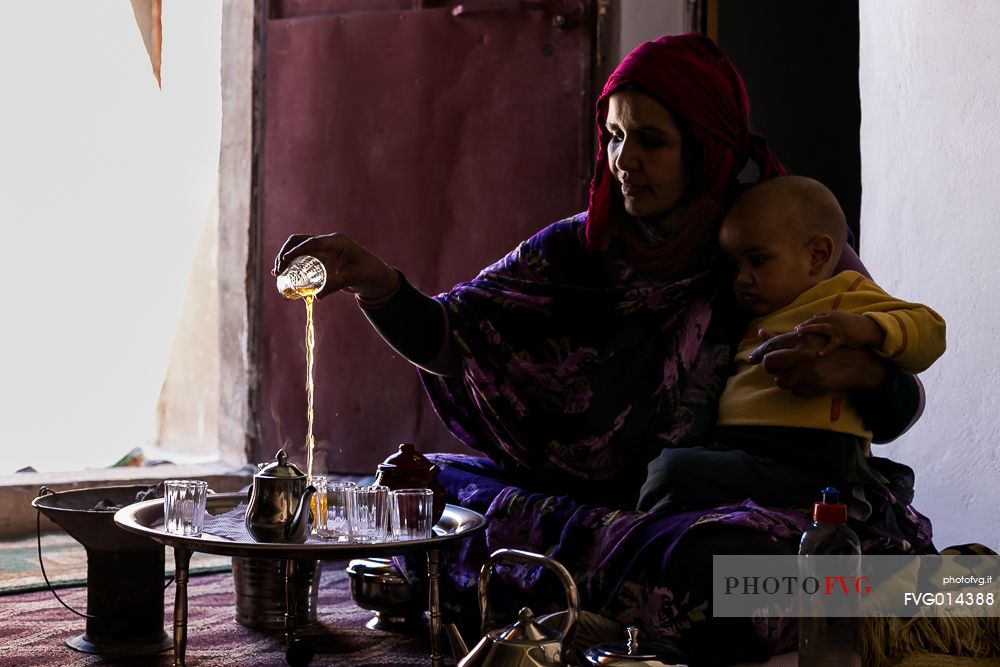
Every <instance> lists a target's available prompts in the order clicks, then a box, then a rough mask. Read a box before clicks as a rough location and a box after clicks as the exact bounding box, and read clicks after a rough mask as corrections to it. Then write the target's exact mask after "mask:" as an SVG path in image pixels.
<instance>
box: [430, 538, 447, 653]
mask: <svg viewBox="0 0 1000 667" xmlns="http://www.w3.org/2000/svg"><path fill="white" fill-rule="evenodd" d="M439 556H440V552H439V550H438V549H428V550H427V584H428V585H427V608H428V610H430V616H431V623H430V625H431V667H443V666H444V659H443V658H442V657H441V598H440V593H439V591H438V579H439V577H440V574H439V573H438V557H439Z"/></svg>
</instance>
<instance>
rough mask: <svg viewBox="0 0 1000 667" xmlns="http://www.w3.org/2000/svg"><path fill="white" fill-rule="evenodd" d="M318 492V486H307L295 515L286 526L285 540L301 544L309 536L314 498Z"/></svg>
mask: <svg viewBox="0 0 1000 667" xmlns="http://www.w3.org/2000/svg"><path fill="white" fill-rule="evenodd" d="M315 493H316V487H315V486H313V485H312V484H310V485H309V486H307V487H306V491H305V493H303V494H302V497H301V498H299V505H298V507H296V508H295V516H293V517H292V520H291V521H289V522H288V524H287V525H286V526H285V541H286V542H294V543H298V544H301V543H302V542H305V541H306V538H308V537H309V532H310V531H311V530H312V523H313V522H312V507H311V506H312V498H313V495H315Z"/></svg>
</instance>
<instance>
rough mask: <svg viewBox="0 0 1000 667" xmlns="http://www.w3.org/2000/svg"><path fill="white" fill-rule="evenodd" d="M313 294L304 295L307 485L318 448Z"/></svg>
mask: <svg viewBox="0 0 1000 667" xmlns="http://www.w3.org/2000/svg"><path fill="white" fill-rule="evenodd" d="M315 299H316V297H315V296H314V295H313V294H305V295H303V301H305V302H306V483H307V484H312V478H313V449H314V448H315V446H316V442H315V439H314V438H313V348H314V347H315V344H316V331H315V328H314V327H313V301H314V300H315Z"/></svg>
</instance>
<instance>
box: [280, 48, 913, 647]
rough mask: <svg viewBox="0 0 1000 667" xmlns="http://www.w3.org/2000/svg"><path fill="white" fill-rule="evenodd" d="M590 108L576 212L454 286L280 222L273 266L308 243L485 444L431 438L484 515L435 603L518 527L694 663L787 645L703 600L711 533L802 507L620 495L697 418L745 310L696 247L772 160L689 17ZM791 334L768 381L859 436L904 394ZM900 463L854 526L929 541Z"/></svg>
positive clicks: (774, 168) (742, 537)
mask: <svg viewBox="0 0 1000 667" xmlns="http://www.w3.org/2000/svg"><path fill="white" fill-rule="evenodd" d="M597 123H598V130H599V136H600V149H599V153H598V156H597V164H596V171H595V175H594V178H593V181H592V184H591V196H590V206H589V209H588V211H587V212H586V213H583V214H579V215H577V216H574V217H572V218H569V219H567V220H563V221H560V222H557V223H555V224H553V225H550V226H549V227H547V228H546V229H544V230H542V231H541V232H540V233H538V234H537V235H535V236H534V237H532V238H530V239H528V240H527V241H525V242H524V243H522V244H521V245H520V246H519V247H518V248H517V249H515V250H514V251H513V252H512V253H510V254H509V255H508V256H507V257H505V258H504V259H502V260H501V261H499V262H497V263H496V264H494V265H493V266H490V267H488V268H486V269H485V270H483V271H482V272H481V273H480V274H479V276H477V277H476V278H475V279H474V280H472V281H470V282H467V283H462V284H460V285H457V286H456V287H455V288H454V289H452V290H451V291H450V292H447V293H445V294H441V295H439V296H438V297H436V298H434V299H431V298H429V297H426V296H424V295H422V294H421V293H420V292H418V291H417V290H416V289H414V288H413V287H412V286H410V285H409V284H408V283H407V282H406V280H405V278H403V276H402V274H401V273H399V272H398V271H396V270H394V269H392V268H390V267H389V266H387V265H386V264H385V263H384V262H382V261H381V260H380V259H378V258H377V257H375V256H374V255H373V254H371V253H370V252H368V251H367V250H365V249H363V248H361V247H360V246H358V245H357V244H355V243H353V242H352V241H350V240H349V239H347V238H345V237H343V236H339V235H328V236H320V237H313V238H306V237H301V236H293V237H291V238H290V239H289V240H288V242H287V243H286V244H285V246H284V247H283V248H282V250H281V252H280V253H279V255H278V257H277V259H276V262H275V270H276V271H280V270H281V269H283V268H284V266H285V265H286V264H287V262H288V261H289V260H290V259H292V258H293V257H295V256H297V255H300V254H311V255H314V256H316V257H318V258H320V259H321V260H322V261H323V262H324V263H325V264H326V267H327V269H328V274H329V276H330V278H329V281H328V283H327V286H326V288H325V289H324V292H323V293H322V294H321V296H325V295H326V294H329V293H331V292H334V291H337V290H341V289H343V290H348V291H351V292H353V293H354V294H355V296H356V297H357V299H358V302H359V304H360V305H361V307H362V308H363V309H364V311H365V313H366V315H367V316H368V317H369V319H370V320H371V321H372V323H373V324H374V325H375V327H376V328H377V329H378V330H379V331H380V333H381V334H382V335H383V337H384V338H386V340H387V341H388V342H389V343H390V344H391V345H393V346H394V347H395V348H396V349H397V350H398V351H399V352H400V353H402V354H403V355H404V356H405V357H407V358H408V359H410V360H411V361H412V362H414V363H415V364H417V365H418V366H420V367H421V369H422V370H421V371H420V373H421V376H422V378H423V380H424V384H425V387H426V389H427V393H428V395H429V396H430V398H431V400H432V402H433V403H434V406H435V408H436V409H437V411H438V414H439V415H440V416H441V418H442V419H443V420H444V421H445V423H446V424H447V425H448V427H449V429H450V430H451V431H452V432H453V433H454V434H455V435H456V437H458V438H459V439H460V440H462V441H463V442H465V443H466V444H468V445H469V446H470V447H472V448H474V449H476V450H478V451H480V452H483V453H485V454H486V455H487V456H488V457H489V458H488V459H484V458H473V457H464V456H454V455H453V456H449V455H439V456H437V457H436V459H435V460H436V461H437V462H438V463H439V464H440V465H441V466H442V468H443V473H442V475H441V478H442V480H443V481H444V483H445V485H446V487H447V489H448V493H449V502H453V503H460V504H462V505H465V506H468V507H472V508H474V509H476V510H478V511H481V512H484V513H486V514H487V517H488V518H489V521H490V529H489V531H487V534H486V535H484V536H482V537H481V538H480V539H474V540H469V541H467V542H466V543H464V544H462V546H461V547H460V549H461V551H460V552H459V553H457V554H454V555H453V557H452V558H450V559H449V560H448V561H447V563H446V564H445V567H443V568H442V571H443V572H444V574H445V576H444V579H445V580H446V581H445V582H444V584H445V586H444V587H443V596H444V598H445V600H446V601H448V602H450V603H451V604H452V605H454V606H455V607H456V608H457V607H460V606H465V609H466V611H467V610H468V609H469V608H473V609H474V608H475V607H474V606H472V607H469V606H468V605H469V604H470V603H471V601H472V600H474V588H475V581H476V579H477V577H478V568H479V565H480V564H481V563H482V562H483V560H484V559H485V558H486V556H487V555H488V553H489V552H490V551H491V550H493V549H495V548H499V547H518V548H523V549H529V550H531V551H536V552H541V553H545V554H548V555H549V556H551V557H553V558H556V559H557V560H559V561H560V562H561V563H562V564H563V565H565V566H566V567H567V568H568V569H569V571H570V572H572V573H573V574H574V577H575V579H576V580H577V583H578V585H579V587H580V593H581V599H582V603H583V605H584V607H585V608H587V609H589V610H591V611H596V612H599V613H600V614H602V615H603V616H605V617H608V618H611V619H614V620H616V621H618V622H620V623H623V624H625V623H630V624H636V625H639V626H640V629H641V630H642V632H643V634H644V636H646V637H652V638H655V639H658V640H661V641H663V640H675V641H676V642H677V643H678V644H679V645H680V646H681V647H682V648H684V649H686V650H687V651H689V653H690V654H691V656H692V658H691V659H692V662H708V663H712V662H719V663H724V662H727V661H731V660H735V659H736V658H738V657H741V656H743V657H746V656H758V657H759V656H762V655H766V653H767V652H769V651H778V650H782V649H784V648H788V647H790V646H791V645H792V644H793V642H794V628H789V627H787V626H786V625H783V624H774V625H773V626H772V627H768V625H767V623H766V622H764V623H763V624H762V625H760V626H759V627H754V626H753V625H752V624H751V623H750V622H749V621H747V620H744V619H734V620H732V621H729V620H726V619H711V617H710V614H711V609H710V598H711V591H710V589H709V588H707V584H708V582H709V577H708V575H709V574H710V572H711V558H710V556H711V554H714V553H719V554H723V553H795V551H796V547H797V542H798V538H799V535H800V534H801V531H802V530H803V528H804V527H805V526H806V525H807V524H808V521H807V518H806V514H805V513H804V512H803V511H802V509H801V508H799V509H779V508H765V507H760V506H758V505H757V504H755V503H754V502H753V501H752V500H747V501H746V502H743V503H739V504H735V505H730V506H726V507H716V508H692V509H690V510H689V511H684V512H680V513H676V514H672V515H666V514H663V513H653V514H646V513H640V512H635V511H634V506H635V500H636V496H637V492H638V490H639V487H640V486H641V484H642V481H643V479H644V478H645V471H646V464H647V462H648V461H650V460H651V459H652V458H654V457H655V456H656V455H657V453H658V452H659V451H661V450H662V449H663V448H664V447H684V446H690V445H694V444H698V443H701V442H704V440H705V438H706V437H708V433H709V431H710V429H711V428H712V426H713V425H714V421H715V407H716V402H717V399H718V396H719V393H720V392H721V390H722V387H723V386H724V384H725V379H726V377H727V375H728V374H729V372H730V371H731V369H730V361H731V358H732V352H733V349H734V346H735V344H736V343H737V342H738V339H739V338H740V337H741V335H742V334H743V331H744V326H745V324H746V320H745V319H744V317H745V316H744V315H742V314H741V312H740V311H739V309H738V308H736V307H735V306H734V304H732V303H731V301H730V298H729V291H728V289H727V287H726V286H727V284H728V277H727V276H726V275H725V274H724V272H723V271H722V270H721V269H720V268H719V264H718V263H717V262H716V257H715V239H716V234H717V231H718V223H719V220H720V218H721V214H722V211H723V209H724V208H725V206H726V205H727V204H728V203H729V202H731V201H732V199H733V198H734V197H735V195H736V194H737V193H738V192H739V190H740V187H741V184H740V182H739V180H738V176H739V175H740V174H741V172H744V168H745V167H748V168H747V170H746V172H747V173H749V172H756V173H757V175H758V176H757V177H758V178H759V179H767V178H771V177H773V176H776V175H779V174H782V173H784V169H783V168H782V167H781V165H780V163H779V162H778V161H777V159H776V158H775V157H774V156H773V155H772V154H771V152H770V151H769V150H768V149H767V147H766V144H765V142H764V141H763V139H762V138H761V137H759V136H757V135H755V134H753V133H752V132H751V131H750V129H749V126H748V108H747V99H746V93H745V90H744V88H743V84H742V81H741V79H740V77H739V75H738V73H737V72H736V70H735V69H734V68H733V66H732V65H731V64H730V63H729V61H728V60H727V59H726V58H725V56H724V55H723V54H722V53H721V52H720V51H719V50H718V48H717V47H716V46H715V45H714V43H712V42H711V40H709V39H707V38H705V37H702V36H700V35H684V36H678V37H663V38H660V39H658V40H656V41H655V42H647V43H646V44H643V45H641V46H639V47H637V48H636V49H635V50H634V51H633V52H632V53H631V54H629V55H628V56H627V57H626V58H625V60H624V61H623V62H622V63H621V65H620V66H619V67H618V68H617V70H616V71H615V73H614V74H613V75H612V76H611V78H610V79H609V80H608V82H607V84H606V86H605V88H604V91H603V93H602V94H601V96H600V99H599V101H598V104H597ZM748 165H749V166H748ZM854 259H855V261H856V257H855V258H854ZM810 344H815V341H808V340H802V339H795V338H789V337H783V338H779V339H776V340H772V341H768V342H767V343H766V344H765V347H763V348H762V349H761V350H760V356H761V357H762V358H763V363H764V365H765V369H766V370H767V371H768V373H770V374H771V375H772V376H774V377H775V382H776V383H777V384H778V386H780V387H783V388H786V389H789V390H792V391H797V392H809V391H819V390H822V389H825V388H828V387H835V388H840V389H847V390H851V391H852V392H854V395H855V397H856V398H857V399H858V403H859V405H860V409H861V410H862V411H863V412H864V414H865V416H866V420H867V421H868V422H869V424H870V426H871V427H872V428H873V430H874V431H875V432H876V439H877V440H879V439H881V440H884V439H886V438H890V439H891V437H895V435H897V434H898V433H899V432H901V430H902V429H903V428H905V425H906V424H907V423H908V422H909V421H910V420H911V419H912V418H913V417H914V415H915V414H916V413H917V412H918V407H917V406H918V398H917V397H918V395H919V393H918V389H917V384H916V382H915V380H914V379H913V378H912V377H909V376H905V375H902V374H900V373H899V372H897V371H895V370H894V369H893V368H892V367H891V366H888V365H885V364H883V363H882V362H881V361H879V360H877V359H876V358H875V357H874V355H872V354H871V353H868V352H867V351H864V350H842V351H840V353H839V354H836V355H830V356H829V357H825V358H823V359H818V358H816V355H815V354H814V351H815V348H810V347H809V345H810ZM904 470H905V469H904ZM911 483H912V480H911V479H908V478H907V476H906V475H905V474H904V475H902V476H901V477H900V478H898V479H893V480H891V483H890V485H889V486H886V487H885V488H883V489H881V494H880V496H879V497H878V498H876V499H875V502H874V504H875V505H876V508H875V511H874V512H873V516H872V518H871V519H869V520H868V521H867V522H866V523H865V524H859V525H856V526H855V529H856V530H857V531H858V532H859V533H860V534H861V535H862V538H863V540H864V543H865V548H866V550H867V551H869V552H872V551H896V552H900V553H902V552H905V551H908V550H909V551H927V550H932V549H933V546H932V545H931V542H930V525H929V522H928V521H927V520H926V519H925V518H924V517H922V516H920V515H918V514H916V513H915V512H913V511H912V510H911V509H909V508H908V507H907V503H908V502H909V501H910V498H911V495H910V490H909V489H910V488H911ZM507 581H508V584H509V585H510V586H511V587H512V588H513V589H514V590H512V591H510V597H511V598H512V599H514V600H517V601H519V602H527V603H529V604H531V606H532V608H533V609H534V610H535V611H536V613H539V612H540V611H541V609H540V608H539V606H541V605H544V604H545V601H551V602H552V608H554V609H555V608H559V606H560V604H561V600H562V598H561V596H559V595H555V594H553V593H552V591H551V589H549V588H548V587H547V584H546V581H545V578H544V577H542V578H540V579H539V578H538V573H537V572H521V573H520V574H515V575H513V576H510V577H508V579H507ZM517 589H522V590H517ZM529 598H530V600H529ZM472 604H473V605H474V603H472ZM466 617H468V614H467V613H466Z"/></svg>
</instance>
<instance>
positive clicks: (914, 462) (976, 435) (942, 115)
mask: <svg viewBox="0 0 1000 667" xmlns="http://www.w3.org/2000/svg"><path fill="white" fill-rule="evenodd" d="M860 20H861V71H860V83H861V116H862V123H861V162H862V192H863V194H862V206H861V230H862V234H861V254H862V258H863V259H864V261H865V263H866V265H867V266H868V267H869V269H870V270H871V271H872V274H873V275H874V276H875V278H876V279H877V280H878V281H879V282H880V283H881V284H882V285H883V287H885V288H886V289H887V290H888V291H889V292H891V293H894V294H896V295H897V296H901V297H904V298H908V299H911V300H915V301H920V302H923V303H926V304H928V305H930V306H932V307H934V308H935V309H936V310H938V312H940V313H941V315H942V316H944V318H945V319H946V320H947V322H948V352H947V353H946V354H945V356H944V357H942V359H941V360H940V361H939V362H938V363H937V364H935V365H934V366H933V367H932V368H931V369H930V370H928V371H927V372H926V373H924V374H923V375H922V376H921V377H922V379H923V380H924V382H925V385H926V388H927V394H928V402H927V409H926V412H925V413H924V417H923V418H922V419H921V420H920V422H918V423H917V425H916V426H914V427H913V429H912V430H911V431H910V432H909V433H907V434H906V435H905V436H904V437H903V438H901V439H900V440H897V441H896V442H894V443H892V444H891V445H888V446H886V448H883V449H881V450H880V451H879V450H877V451H876V453H880V452H881V453H882V454H883V455H889V456H891V457H892V458H894V459H896V460H899V461H901V462H904V463H907V464H908V465H910V466H912V467H913V468H914V470H915V471H916V473H917V495H916V500H915V506H916V507H917V509H918V510H920V511H921V512H923V513H924V514H926V515H928V516H929V517H930V518H931V520H932V521H933V522H934V533H935V543H936V544H937V546H938V547H939V548H940V547H944V546H948V545H949V544H959V543H965V542H982V543H984V544H986V545H988V546H990V547H992V548H994V549H997V550H1000V521H997V519H996V509H995V508H996V506H997V505H998V504H1000V454H998V452H1000V447H998V445H1000V428H998V425H1000V420H998V418H997V406H998V403H1000V372H998V369H1000V363H998V362H1000V342H998V339H1000V336H998V334H1000V326H998V324H1000V297H998V294H1000V270H998V267H997V264H998V261H1000V256H998V250H997V249H998V248H1000V224H997V218H998V214H1000V52H998V49H997V46H998V44H1000V42H998V41H997V35H1000V3H998V2H996V1H995V0H878V2H862V3H861V9H860Z"/></svg>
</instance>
